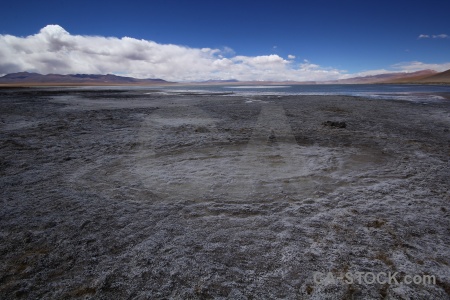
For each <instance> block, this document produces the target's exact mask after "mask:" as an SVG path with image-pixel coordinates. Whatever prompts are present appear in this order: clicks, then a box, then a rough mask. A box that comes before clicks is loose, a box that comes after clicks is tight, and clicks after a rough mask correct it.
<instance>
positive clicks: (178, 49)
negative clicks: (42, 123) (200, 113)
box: [0, 25, 342, 81]
mask: <svg viewBox="0 0 450 300" xmlns="http://www.w3.org/2000/svg"><path fill="white" fill-rule="evenodd" d="M294 58H295V57H294V56H293V55H289V56H288V60H286V59H283V58H282V57H280V56H279V55H276V54H269V55H261V56H243V55H236V54H235V52H234V51H233V49H231V48H229V47H224V48H223V49H211V48H202V49H198V48H189V47H185V46H179V45H173V44H159V43H156V42H154V41H149V40H138V39H134V38H131V37H123V38H116V37H102V36H82V35H72V34H70V33H69V32H67V31H66V30H64V29H63V28H62V27H60V26H59V25H48V26H46V27H44V28H42V29H41V30H40V31H39V33H37V34H35V35H30V36H26V37H16V36H12V35H0V74H7V73H12V72H18V71H30V72H38V73H43V74H48V73H60V74H73V73H89V74H106V73H113V74H121V75H125V76H133V77H136V78H162V79H166V80H172V81H196V80H207V79H230V78H235V79H238V80H329V79H337V78H339V77H340V76H341V75H342V72H341V71H339V70H336V69H332V68H322V67H320V66H318V65H313V64H310V63H309V62H307V61H306V62H305V64H302V65H299V66H295V65H294V63H293V61H292V59H294Z"/></svg>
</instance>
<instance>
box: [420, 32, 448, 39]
mask: <svg viewBox="0 0 450 300" xmlns="http://www.w3.org/2000/svg"><path fill="white" fill-rule="evenodd" d="M417 38H418V39H431V38H433V39H448V38H450V36H448V35H447V34H445V33H441V34H431V35H429V34H420V35H419V36H418V37H417Z"/></svg>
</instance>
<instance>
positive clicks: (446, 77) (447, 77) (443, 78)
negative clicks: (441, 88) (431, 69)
mask: <svg viewBox="0 0 450 300" xmlns="http://www.w3.org/2000/svg"><path fill="white" fill-rule="evenodd" d="M418 82H419V83H450V69H449V70H447V71H444V72H441V73H437V74H435V75H432V76H428V77H425V78H421V79H419V80H418Z"/></svg>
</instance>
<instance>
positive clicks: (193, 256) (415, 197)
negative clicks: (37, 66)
mask: <svg viewBox="0 0 450 300" xmlns="http://www.w3.org/2000/svg"><path fill="white" fill-rule="evenodd" d="M0 108H1V109H0V118H1V119H0V128H1V131H0V132H1V133H0V175H1V179H0V188H1V189H0V193H1V201H2V202H1V203H2V205H1V208H0V259H1V265H0V298H1V299H16V298H19V299H20V298H24V299H65V298H79V299H90V298H95V299H113V298H114V299H449V298H450V296H449V295H450V265H449V264H450V206H449V203H450V191H449V187H450V161H449V159H450V132H449V130H450V101H448V100H443V101H437V102H436V101H435V102H432V103H416V102H406V101H405V102H404V101H385V100H367V99H362V98H356V97H346V96H229V95H212V94H211V95H209V94H202V95H194V94H189V93H185V94H183V93H179V94H164V93H159V92H158V91H151V90H137V89H136V90H128V91H127V90H98V89H92V90H89V89H67V90H64V89H59V90H57V89H3V90H0ZM327 121H330V122H327ZM344 123H345V127H344V126H343V124H344ZM314 272H322V273H323V274H327V273H331V274H333V275H334V276H336V277H339V276H342V275H343V274H345V273H347V272H353V273H355V272H374V273H377V272H385V273H388V272H392V273H394V272H398V279H399V281H400V282H399V283H398V284H387V283H386V284H378V283H374V284H368V283H366V282H353V283H352V284H349V283H348V282H345V281H343V280H337V281H336V282H335V283H329V282H327V283H325V282H319V283H318V282H316V281H315V280H314V276H313V275H314ZM407 275H420V276H422V275H433V276H434V277H435V278H436V284H406V283H402V282H401V281H402V279H404V278H405V276H407Z"/></svg>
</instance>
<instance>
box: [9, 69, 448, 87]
mask: <svg viewBox="0 0 450 300" xmlns="http://www.w3.org/2000/svg"><path fill="white" fill-rule="evenodd" d="M174 83H175V82H169V81H165V80H163V79H158V78H156V79H155V78H148V79H137V78H133V77H125V76H118V75H113V74H106V75H97V74H69V75H60V74H47V75H42V74H38V73H29V72H19V73H11V74H7V75H5V76H3V77H0V85H3V86H7V85H15V86H17V85H24V86H49V85H61V86H64V85H69V86H70V85H73V86H76V85H97V86H100V85H166V84H174ZM375 83H386V84H450V70H447V71H444V72H440V73H438V72H436V71H433V70H422V71H417V72H411V73H406V72H399V73H386V74H378V75H371V76H363V77H353V78H347V79H340V80H332V81H317V82H315V81H303V82H302V81H281V82H277V81H245V82H243V81H238V80H235V79H230V80H207V81H202V82H195V83H191V84H212V85H220V84H228V85H230V84H257V85H260V84H268V85H269V84H275V85H276V84H290V85H294V84H375Z"/></svg>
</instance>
